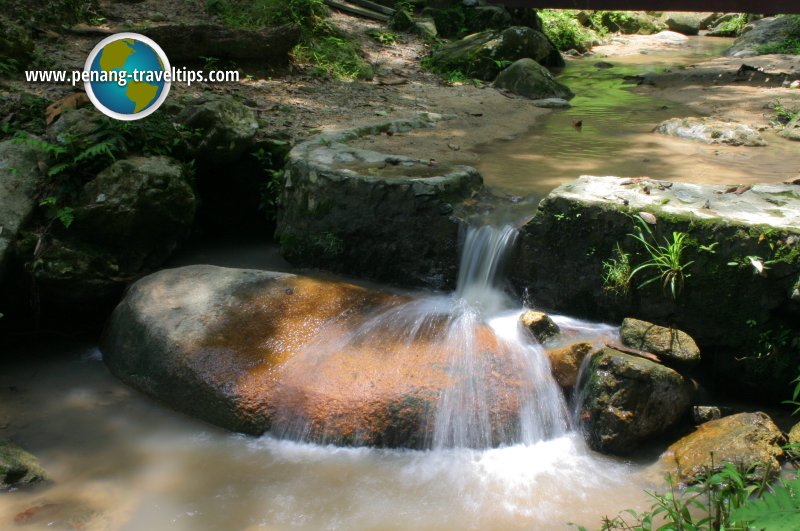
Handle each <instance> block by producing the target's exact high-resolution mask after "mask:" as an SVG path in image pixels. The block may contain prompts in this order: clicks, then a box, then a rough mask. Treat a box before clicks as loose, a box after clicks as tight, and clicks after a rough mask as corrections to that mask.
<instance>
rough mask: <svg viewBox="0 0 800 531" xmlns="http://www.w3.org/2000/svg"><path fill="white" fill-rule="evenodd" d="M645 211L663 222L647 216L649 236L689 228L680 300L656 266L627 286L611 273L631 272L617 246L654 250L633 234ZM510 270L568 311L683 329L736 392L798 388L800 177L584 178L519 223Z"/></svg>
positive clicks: (631, 258) (631, 256) (633, 251)
mask: <svg viewBox="0 0 800 531" xmlns="http://www.w3.org/2000/svg"><path fill="white" fill-rule="evenodd" d="M640 213H644V216H645V217H648V218H649V219H651V221H653V220H654V221H655V224H653V225H650V224H648V225H647V226H648V227H650V228H651V230H652V231H653V237H652V238H651V237H650V236H648V241H649V242H651V243H653V242H657V243H658V245H661V246H666V243H665V242H672V241H673V233H674V232H679V233H685V235H686V236H685V239H686V245H685V246H684V247H683V249H682V252H681V258H680V263H681V264H682V265H686V266H687V267H686V269H685V274H688V275H689V276H686V277H685V278H684V282H683V287H682V289H681V290H680V291H679V292H676V297H674V298H673V295H672V294H671V292H670V290H669V289H665V288H664V287H663V281H662V279H661V272H658V271H656V270H654V269H650V270H649V271H648V270H645V271H643V272H641V273H639V274H637V275H636V276H635V278H634V279H633V280H632V281H631V282H628V284H627V285H624V286H617V285H614V284H613V283H612V282H610V281H609V279H608V267H614V265H615V264H616V267H617V268H620V267H622V268H623V270H624V267H623V266H622V265H620V262H621V260H620V257H619V253H618V250H617V245H619V247H620V249H621V250H622V252H623V253H624V254H625V255H626V257H627V259H628V264H629V267H630V268H631V269H632V268H636V267H639V266H640V265H642V264H645V263H646V262H647V261H648V260H651V259H652V258H653V257H652V256H651V253H650V252H648V250H647V249H646V248H645V247H644V245H642V244H641V243H640V242H639V241H637V240H636V239H634V238H633V237H631V236H630V235H631V234H635V233H636V227H637V226H639V227H641V223H640V222H638V221H636V216H640V215H642V214H640ZM650 216H652V218H650ZM629 271H630V270H628V272H629ZM511 276H512V279H513V281H514V283H515V284H516V285H517V287H518V289H520V290H524V289H528V290H529V292H530V293H535V294H536V300H537V304H540V305H541V306H542V307H545V308H552V309H553V310H554V311H557V312H559V313H564V314H569V315H575V316H581V317H586V318H592V319H597V320H605V321H608V320H613V321H617V322H621V321H622V320H623V319H624V318H626V317H633V318H636V319H641V320H645V321H648V322H651V323H654V324H657V325H660V326H668V327H673V328H677V329H679V330H682V331H684V332H686V333H687V334H689V335H690V336H691V337H692V338H693V339H694V340H695V341H696V343H697V345H698V346H699V348H700V349H701V350H702V352H703V363H707V364H708V367H709V368H711V367H713V370H714V371H716V372H715V373H714V375H715V378H717V379H718V380H717V381H718V382H720V383H721V384H727V385H731V386H732V387H736V388H737V390H738V392H741V388H742V386H745V387H746V388H757V389H759V390H760V391H762V392H765V393H773V394H774V395H776V397H777V398H779V399H784V398H785V397H786V396H788V395H789V394H790V392H791V388H790V387H789V381H790V380H791V379H792V378H794V376H795V372H796V371H795V369H796V367H797V346H796V345H797V344H798V343H797V339H796V338H797V337H798V336H800V330H798V328H800V327H798V325H797V322H798V321H797V318H796V316H797V315H798V312H800V289H798V288H799V287H800V284H798V282H799V281H800V186H797V185H791V184H756V185H753V186H738V185H732V186H724V185H698V184H689V183H673V182H667V181H660V180H657V179H651V178H647V177H640V178H618V177H590V176H584V177H580V178H579V179H577V180H575V181H573V182H571V183H568V184H565V185H563V186H561V187H559V188H557V189H556V190H554V191H553V192H552V193H551V194H550V195H549V196H548V197H547V198H545V199H544V200H543V201H542V202H541V203H540V204H539V209H538V212H537V214H536V216H535V217H534V218H533V219H532V220H531V221H530V222H529V223H528V224H527V225H526V226H524V227H523V228H522V231H521V234H520V251H519V258H518V260H516V261H515V262H514V264H513V270H512V272H511ZM620 276H621V277H622V278H623V279H627V274H625V273H624V272H623V273H622V274H621V275H620ZM652 278H655V280H654V281H653V282H651V283H649V284H647V285H646V286H642V284H643V283H644V282H645V281H647V280H650V279H652ZM619 288H623V289H622V291H620V290H619ZM626 290H627V291H626ZM759 352H760V353H762V355H759V354H758V353H759ZM767 353H769V354H767Z"/></svg>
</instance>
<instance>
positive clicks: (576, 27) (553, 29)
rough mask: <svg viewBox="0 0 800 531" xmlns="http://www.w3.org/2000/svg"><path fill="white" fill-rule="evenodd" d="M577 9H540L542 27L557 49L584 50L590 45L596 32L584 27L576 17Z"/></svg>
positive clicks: (594, 38)
mask: <svg viewBox="0 0 800 531" xmlns="http://www.w3.org/2000/svg"><path fill="white" fill-rule="evenodd" d="M576 15H577V11H575V10H572V9H564V10H560V9H542V10H541V11H539V17H540V18H541V19H542V29H543V30H544V34H545V35H547V38H548V39H550V42H552V43H553V45H554V46H555V47H556V48H558V49H559V50H573V49H574V50H578V51H579V52H585V51H586V50H588V49H590V48H591V47H592V44H593V43H594V41H595V40H596V39H597V34H596V33H595V32H594V31H592V30H591V29H589V28H586V27H584V26H583V25H581V23H580V22H578V19H577V18H576Z"/></svg>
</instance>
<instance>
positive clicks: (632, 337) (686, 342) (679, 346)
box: [619, 317, 700, 365]
mask: <svg viewBox="0 0 800 531" xmlns="http://www.w3.org/2000/svg"><path fill="white" fill-rule="evenodd" d="M619 335H620V339H621V340H622V344H623V345H626V346H628V347H631V348H635V349H639V350H643V351H645V352H650V353H652V354H655V355H656V356H658V357H659V358H661V359H662V360H665V361H672V362H678V363H680V364H683V365H696V364H698V363H700V349H699V348H698V347H697V343H695V342H694V339H692V338H691V336H689V334H687V333H686V332H682V331H681V330H677V329H675V328H666V327H664V326H658V325H654V324H653V323H648V322H647V321H640V320H638V319H632V318H630V317H629V318H627V319H625V320H624V321H622V327H621V328H620V331H619Z"/></svg>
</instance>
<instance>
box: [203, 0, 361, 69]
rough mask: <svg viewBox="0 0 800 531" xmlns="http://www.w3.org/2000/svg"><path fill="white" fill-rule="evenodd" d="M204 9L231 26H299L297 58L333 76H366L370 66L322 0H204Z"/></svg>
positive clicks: (295, 53)
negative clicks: (332, 19) (333, 21)
mask: <svg viewBox="0 0 800 531" xmlns="http://www.w3.org/2000/svg"><path fill="white" fill-rule="evenodd" d="M206 11H207V12H209V13H212V14H215V15H218V16H219V17H220V18H222V20H223V21H224V22H225V23H226V24H228V25H231V26H236V27H242V28H249V29H260V28H264V27H269V26H276V25H280V24H295V25H297V26H299V27H300V29H301V31H302V36H301V39H300V43H299V44H298V45H297V46H296V47H295V49H294V50H293V51H292V57H293V58H294V60H295V61H296V62H299V63H309V64H310V65H311V66H313V67H314V69H315V70H316V71H317V72H320V73H324V74H328V75H330V76H333V77H335V78H341V79H352V78H361V77H369V76H370V75H371V73H372V69H371V67H370V66H369V65H368V64H367V63H366V62H365V61H364V59H363V58H362V57H361V54H360V53H359V50H358V47H357V45H356V44H355V43H354V42H352V41H351V40H350V39H348V38H347V37H346V36H345V35H343V34H342V33H341V32H340V31H338V30H337V29H336V28H334V27H333V26H332V25H331V24H330V23H329V22H328V21H327V17H328V8H327V7H326V6H325V3H324V2H323V0H207V1H206Z"/></svg>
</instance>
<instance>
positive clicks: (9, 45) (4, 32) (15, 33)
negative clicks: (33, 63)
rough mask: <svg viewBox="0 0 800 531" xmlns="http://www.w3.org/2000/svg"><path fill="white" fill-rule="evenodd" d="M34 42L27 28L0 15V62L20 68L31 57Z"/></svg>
mask: <svg viewBox="0 0 800 531" xmlns="http://www.w3.org/2000/svg"><path fill="white" fill-rule="evenodd" d="M33 50H34V43H33V39H31V36H30V33H29V32H28V30H27V29H26V28H25V27H24V26H22V25H20V24H18V23H16V22H14V21H12V20H9V19H8V18H6V17H4V16H0V62H2V63H5V64H6V65H7V66H14V67H16V68H22V67H24V66H25V65H27V64H28V63H29V62H30V60H31V58H32V57H33Z"/></svg>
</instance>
